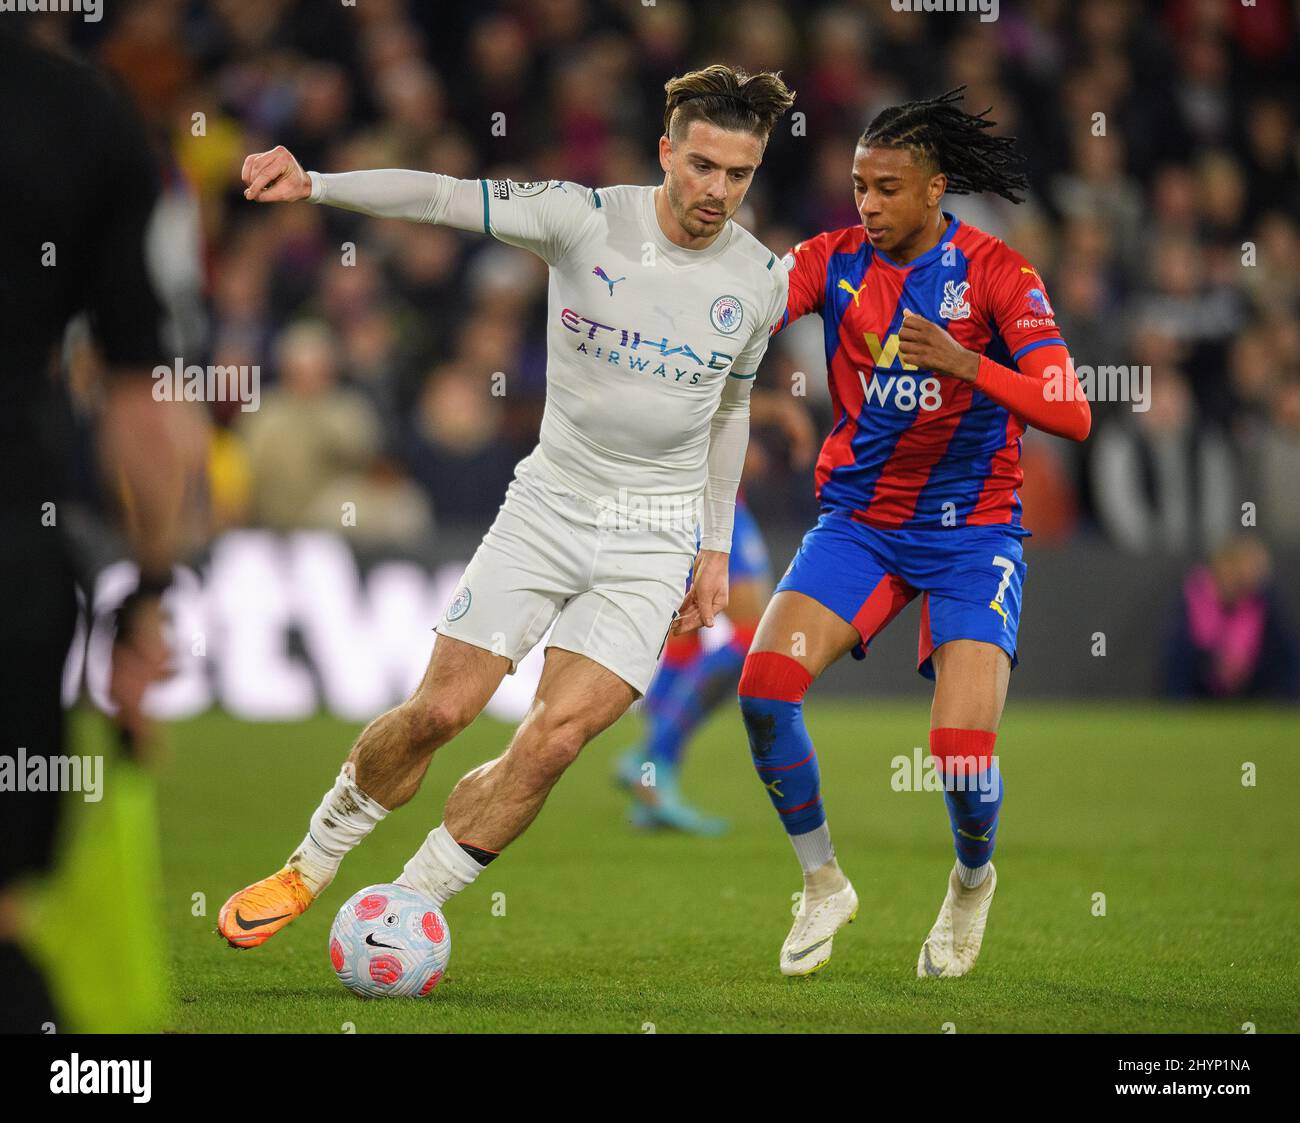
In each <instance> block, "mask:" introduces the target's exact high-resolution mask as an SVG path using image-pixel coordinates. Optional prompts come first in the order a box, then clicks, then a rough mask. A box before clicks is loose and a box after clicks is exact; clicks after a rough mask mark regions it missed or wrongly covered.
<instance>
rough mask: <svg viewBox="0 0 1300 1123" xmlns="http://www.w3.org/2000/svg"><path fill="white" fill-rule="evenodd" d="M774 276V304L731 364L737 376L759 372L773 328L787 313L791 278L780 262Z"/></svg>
mask: <svg viewBox="0 0 1300 1123" xmlns="http://www.w3.org/2000/svg"><path fill="white" fill-rule="evenodd" d="M772 276H773V280H774V281H775V282H776V284H775V290H776V291H775V294H774V296H773V298H772V303H771V304H770V305H768V307H767V308H765V309H763V317H764V318H763V321H762V322H761V323H759V324H756V325H755V327H754V330H753V332H752V333H751V335H750V337H749V342H747V343H746V344H745V349H744V350H743V351H741V353H740V354H739V355H738V356H737V357H736V361H735V362H734V363H732V364H731V369H732V371H733V372H734V373H736V374H754V373H755V372H756V371H757V370H758V364H759V363H761V362H762V361H763V356H764V355H765V354H766V353H767V344H768V341H769V340H770V339H771V338H772V328H773V327H775V326H776V323H777V321H778V320H780V319H781V317H782V315H783V314H784V313H785V302H786V294H787V293H788V292H789V289H790V277H789V275H788V274H787V273H786V270H785V267H784V266H783V265H781V264H780V263H779V262H778V263H777V265H776V267H775V272H774V273H773V275H772Z"/></svg>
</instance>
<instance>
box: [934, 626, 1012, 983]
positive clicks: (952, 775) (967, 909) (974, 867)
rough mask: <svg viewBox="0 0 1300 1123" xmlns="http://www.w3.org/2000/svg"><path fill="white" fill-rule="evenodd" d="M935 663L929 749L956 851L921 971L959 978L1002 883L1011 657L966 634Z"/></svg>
mask: <svg viewBox="0 0 1300 1123" xmlns="http://www.w3.org/2000/svg"><path fill="white" fill-rule="evenodd" d="M933 662H934V673H935V690H934V703H933V705H932V707H931V710H930V750H931V752H932V753H933V754H934V756H935V758H936V764H937V765H938V766H939V768H940V773H941V775H943V776H944V780H945V785H946V786H947V787H948V789H949V790H947V791H945V793H944V799H945V802H946V803H947V805H948V810H949V814H950V816H951V819H952V823H953V838H954V841H955V842H956V845H957V854H958V857H957V863H956V865H955V866H954V868H953V870H952V872H951V873H950V874H949V876H948V891H947V894H946V896H945V897H944V901H943V905H942V907H941V908H940V909H939V915H938V917H937V918H936V920H935V922H934V924H933V926H932V927H931V929H930V934H929V935H928V936H927V937H926V940H925V943H924V944H922V945H921V953H920V955H919V956H918V957H917V963H916V973H917V976H918V977H919V978H954V977H956V976H959V975H965V974H966V973H967V972H969V971H970V970H971V969H972V968H973V967H974V966H975V961H976V959H977V958H978V957H979V953H980V947H981V944H982V943H983V939H984V928H985V925H986V923H987V921H988V914H989V906H990V904H991V903H992V901H993V893H994V891H995V890H996V889H997V871H996V870H995V869H994V868H993V861H992V855H993V842H994V836H995V834H996V831H997V816H998V809H999V808H1000V806H1001V803H1002V778H1001V775H1000V773H999V771H998V768H997V764H996V761H995V760H994V759H993V755H992V754H993V745H994V740H995V738H996V736H997V729H998V724H999V722H1001V720H1002V709H1003V706H1004V705H1005V703H1006V698H1007V685H1008V683H1009V681H1010V678H1011V660H1010V659H1009V658H1008V656H1007V654H1006V652H1005V651H1003V650H1002V649H1001V648H1000V647H998V646H997V645H996V644H992V643H984V642H982V641H979V640H965V639H962V640H951V641H949V642H948V643H945V644H943V645H942V646H941V647H938V648H936V649H935V652H934V655H933Z"/></svg>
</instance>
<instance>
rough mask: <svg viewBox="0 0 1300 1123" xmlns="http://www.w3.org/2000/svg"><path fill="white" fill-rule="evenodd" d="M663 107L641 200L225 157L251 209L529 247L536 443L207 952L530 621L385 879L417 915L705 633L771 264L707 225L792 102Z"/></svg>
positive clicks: (240, 931) (714, 78)
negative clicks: (400, 671)
mask: <svg viewBox="0 0 1300 1123" xmlns="http://www.w3.org/2000/svg"><path fill="white" fill-rule="evenodd" d="M665 89H666V91H667V95H668V96H667V104H666V107H665V117H664V124H665V135H664V136H663V137H661V138H660V141H659V158H660V164H661V166H662V167H663V169H664V173H665V177H664V182H663V183H662V184H660V185H658V186H653V187H651V186H620V187H603V188H597V189H592V188H587V187H583V186H580V185H578V184H576V183H570V182H566V181H558V180H557V181H547V182H530V183H515V182H510V181H508V180H487V179H483V180H458V179H453V178H451V177H448V176H442V175H438V174H436V173H430V172H418V171H406V170H398V169H390V170H380V171H359V172H345V173H339V174H333V175H322V174H320V173H318V172H314V171H313V172H310V173H307V172H304V171H303V170H302V169H301V167H300V166H299V165H298V164H297V162H296V161H295V160H294V159H293V157H292V156H291V155H290V154H289V153H288V152H287V151H285V150H284V149H283V148H279V149H274V150H272V151H271V152H267V153H259V154H257V155H255V156H250V157H249V158H248V159H247V160H246V161H245V165H244V179H245V182H246V183H247V184H248V188H247V190H246V191H245V195H246V197H247V198H249V199H250V200H255V201H263V202H293V201H304V200H308V201H311V202H314V203H323V204H327V205H333V206H337V207H342V208H345V209H348V210H354V211H360V212H362V213H365V214H369V215H375V216H380V217H388V218H399V219H406V220H409V221H415V222H433V223H440V224H443V225H447V226H452V227H456V228H459V229H462V230H473V231H479V232H481V233H484V234H487V235H491V236H493V237H495V238H497V239H498V240H500V241H502V242H506V243H508V244H510V245H514V246H519V247H522V248H524V249H527V250H530V251H532V252H533V253H536V254H537V255H538V256H539V257H541V258H542V259H543V260H544V261H545V262H546V263H547V265H548V266H549V267H550V279H549V286H548V293H547V327H546V333H547V366H546V379H547V393H546V406H545V411H544V414H543V418H542V424H541V433H540V436H539V440H538V444H537V447H536V448H535V449H534V450H533V451H532V452H531V453H530V454H529V455H528V456H527V457H525V458H524V459H523V460H522V461H521V462H520V463H519V465H518V466H517V468H516V471H515V478H514V479H513V480H512V482H511V484H510V486H509V488H508V490H507V493H506V497H505V502H504V503H503V504H502V506H501V509H500V511H499V513H498V515H497V517H496V520H495V521H494V522H493V524H492V527H491V529H490V530H489V531H488V533H487V535H486V537H485V538H484V540H483V543H482V545H481V546H480V547H479V549H478V550H477V551H476V553H475V555H474V557H473V559H472V560H471V562H470V564H469V566H468V567H467V569H466V571H465V575H464V578H463V579H462V581H461V583H460V585H459V587H458V588H457V590H456V592H455V594H454V596H453V597H452V598H451V601H450V603H449V604H448V606H447V608H446V611H445V613H444V615H443V617H442V619H441V620H440V621H439V622H438V624H437V632H438V633H439V634H438V639H437V642H436V643H435V645H434V650H433V655H432V657H431V659H430V664H429V669H428V670H427V671H426V674H425V677H424V681H423V682H422V683H421V684H420V686H419V688H417V690H416V692H415V694H414V695H413V696H412V697H411V698H410V699H409V700H408V701H407V702H405V703H403V704H402V705H400V706H398V707H396V708H395V709H393V710H391V711H389V712H388V713H387V714H384V715H382V716H381V717H379V718H377V719H376V720H375V721H374V722H372V723H371V724H370V726H368V727H367V729H366V730H365V731H364V732H363V733H362V735H361V737H360V738H359V739H358V741H357V744H356V745H355V746H354V747H353V750H352V752H351V754H350V755H349V757H348V760H347V761H346V763H345V764H344V766H343V769H342V771H341V772H340V774H339V777H338V779H337V780H336V782H335V785H334V787H333V788H332V789H331V790H330V791H329V792H327V793H326V795H325V798H324V800H323V801H322V803H321V805H320V807H319V808H318V809H317V811H316V813H315V814H314V815H313V816H312V819H311V823H310V828H309V830H308V833H307V836H306V837H305V838H304V839H303V842H302V843H301V844H300V845H299V847H298V848H297V850H295V852H294V853H293V855H292V856H291V857H290V859H289V862H288V864H287V865H286V866H285V867H284V868H283V869H281V870H280V871H278V872H277V873H275V874H273V875H271V876H270V877H267V878H264V879H263V880H262V881H259V882H255V883H254V884H252V885H250V886H248V887H247V888H245V889H244V890H241V891H240V892H238V893H236V894H234V895H233V896H232V897H231V898H230V899H229V900H228V901H227V902H226V905H225V906H224V907H223V908H222V910H221V915H220V919H219V922H218V929H219V931H220V933H221V934H222V935H223V936H224V937H225V938H226V939H227V940H228V941H229V942H230V943H231V944H232V945H234V946H236V947H254V946H257V945H259V944H261V943H263V942H265V940H266V939H267V938H269V937H270V936H271V935H273V934H274V933H275V932H277V931H279V930H280V929H281V928H283V927H284V926H285V925H286V924H288V923H290V922H291V921H292V920H293V919H294V918H295V917H297V916H298V915H301V913H302V912H303V911H305V910H306V908H307V907H308V906H309V905H310V904H311V902H312V901H313V900H314V899H315V898H316V897H317V896H318V895H319V894H320V892H321V891H322V890H323V889H324V888H325V886H326V885H328V884H329V882H330V881H331V880H332V879H333V877H334V874H335V872H336V871H337V869H338V866H339V863H340V862H341V861H342V858H343V857H344V855H345V854H346V853H347V852H348V851H350V850H351V849H352V848H353V847H354V846H356V845H357V844H358V843H359V842H360V841H361V840H362V839H363V838H364V837H365V836H366V835H367V834H369V832H370V831H371V830H372V829H373V828H374V827H375V826H376V825H377V824H378V822H379V821H380V820H381V819H382V818H383V817H384V816H385V815H387V814H388V812H389V811H391V810H393V809H394V808H395V807H397V806H400V805H401V804H402V803H405V802H406V801H407V800H409V799H410V798H411V796H413V795H414V793H415V791H416V790H418V788H419V785H420V782H421V780H422V779H423V776H424V773H425V770H426V769H427V767H428V765H429V761H430V758H431V757H432V755H433V753H434V751H435V750H436V749H437V748H439V747H440V746H441V745H443V744H445V743H446V742H447V741H449V740H451V739H452V738H453V737H454V736H455V735H456V734H457V733H458V732H459V731H460V730H461V729H463V728H464V727H465V726H466V725H468V724H469V722H470V721H472V720H473V719H474V717H476V716H477V715H478V713H479V712H480V711H481V710H482V708H483V706H484V705H485V704H486V703H487V701H488V699H489V698H490V697H491V695H492V693H493V692H494V691H495V690H496V687H497V686H498V685H499V684H500V681H501V679H502V677H503V676H504V675H505V674H506V673H509V672H511V671H513V670H514V669H515V667H516V666H517V664H518V662H519V660H520V659H522V658H523V657H524V656H525V655H526V654H527V653H528V652H529V651H530V650H531V649H532V648H533V647H534V646H536V644H537V643H538V642H539V640H540V639H541V638H542V636H543V635H545V634H546V632H547V629H548V628H551V626H552V625H554V629H553V631H552V632H551V635H550V638H549V640H548V642H547V647H546V660H545V665H544V667H543V671H542V677H541V681H540V683H539V685H538V688H537V696H536V698H535V699H534V703H533V705H532V707H531V708H530V710H529V713H528V715H527V716H526V717H525V719H524V721H523V723H522V724H521V725H520V727H519V729H518V730H517V731H516V733H515V735H514V737H513V738H512V740H511V742H510V745H509V747H508V748H507V749H506V751H505V752H504V753H502V754H501V755H500V756H499V757H497V758H496V759H495V760H492V761H489V762H487V763H486V764H484V765H481V766H480V767H478V768H476V769H474V770H472V771H471V772H470V773H468V774H467V775H466V776H464V777H463V778H462V780H461V781H460V783H459V784H457V786H456V788H455V789H454V790H453V792H452V794H451V796H450V797H449V799H448V801H447V805H446V808H445V811H444V819H443V823H442V824H441V825H440V826H439V827H437V828H436V829H435V830H433V831H431V832H430V833H429V836H428V837H427V838H426V840H425V842H424V844H423V845H422V846H421V848H420V850H419V851H418V852H417V853H416V854H415V856H414V857H412V859H411V860H410V861H409V862H407V864H406V866H405V867H404V869H403V870H402V872H401V874H400V875H399V876H398V878H396V880H397V881H399V882H401V883H402V884H404V885H408V886H410V887H412V888H414V889H416V890H417V891H419V892H422V893H424V894H425V895H426V896H428V897H429V898H431V899H432V900H434V901H435V902H436V903H437V904H438V905H439V906H441V905H442V904H443V903H444V902H445V901H446V900H447V899H448V898H450V897H451V896H452V895H453V894H454V893H456V892H459V891H460V890H461V889H463V888H464V887H465V886H466V885H468V884H469V883H470V882H471V881H473V880H474V878H475V877H477V875H478V873H479V872H481V870H482V869H483V868H484V867H485V866H486V865H487V864H488V863H489V862H490V861H492V860H493V859H494V858H495V857H496V856H497V854H498V853H499V852H500V850H501V849H502V848H503V847H504V846H505V845H507V844H508V843H509V842H511V841H513V839H514V838H516V837H518V836H519V835H520V834H521V833H522V832H523V831H524V830H525V829H526V828H527V826H528V824H529V823H530V822H531V821H532V819H533V818H534V817H535V816H536V814H537V813H538V811H540V809H541V806H542V804H543V803H544V801H545V798H546V795H547V793H548V792H549V791H550V788H551V787H552V786H553V785H554V783H555V782H556V781H557V780H558V779H559V777H560V775H561V774H562V773H563V771H564V769H565V768H566V767H567V766H568V765H569V764H570V763H572V761H573V760H574V759H575V758H576V756H577V755H578V752H579V751H580V750H581V748H582V747H583V745H585V744H586V743H587V742H588V741H589V740H590V739H591V738H592V737H594V736H596V735H597V734H598V733H599V732H600V731H601V730H603V729H604V728H607V727H608V726H609V725H610V724H612V723H613V722H614V721H615V720H617V719H618V717H619V716H621V715H622V713H623V712H625V711H626V709H627V707H628V705H630V704H631V702H633V701H634V700H635V699H636V697H637V696H638V695H640V694H642V693H644V692H645V690H646V688H647V687H648V685H649V683H650V680H651V678H652V677H653V673H654V670H655V666H656V663H657V661H658V658H659V654H660V652H661V650H662V648H663V645H664V642H665V640H666V639H667V636H668V634H669V631H670V629H671V628H672V627H673V626H674V619H675V618H676V617H678V615H679V614H680V619H678V621H677V624H676V627H677V628H678V629H680V630H688V629H690V628H693V627H698V626H699V625H700V624H701V623H703V624H706V625H711V624H712V622H713V618H714V615H715V614H716V613H717V612H719V611H721V610H722V609H723V608H724V607H725V603H726V560H727V552H728V550H729V549H730V543H731V531H732V520H733V514H734V504H735V498H736V490H737V487H738V485H739V482H740V475H741V469H742V466H743V462H744V457H745V449H746V445H747V443H748V435H749V395H750V388H751V386H752V384H753V379H754V375H755V372H756V371H757V369H758V365H759V361H760V359H761V358H762V356H763V353H764V351H765V350H766V347H767V341H768V337H769V333H770V331H771V329H772V327H773V326H774V324H775V323H776V322H777V321H778V319H779V318H780V317H781V315H782V314H783V313H784V310H785V305H786V291H787V274H786V270H785V268H784V266H783V265H782V264H781V263H780V262H779V260H778V259H777V258H776V256H775V255H774V254H773V253H772V252H771V251H770V250H768V249H767V248H765V247H764V246H762V245H761V244H760V243H759V242H758V241H757V240H756V239H755V238H754V237H753V236H752V235H750V234H749V233H748V232H747V231H746V230H744V229H742V228H741V227H740V226H738V225H737V224H736V223H735V222H734V221H731V219H732V216H733V215H734V213H735V211H736V209H737V208H738V207H739V206H740V203H741V201H742V200H743V199H744V195H745V192H746V191H747V190H748V187H749V184H750V182H751V181H752V178H753V175H754V173H755V171H756V170H757V167H758V164H759V163H760V162H761V159H762V152H763V148H764V146H765V144H766V141H767V137H768V135H769V134H770V132H771V129H772V127H773V126H774V125H775V123H776V121H777V120H778V119H779V118H780V116H781V115H782V114H783V113H784V112H785V110H786V109H788V108H789V106H790V104H791V103H792V101H793V95H792V94H791V93H790V91H789V90H787V89H786V87H785V85H784V83H783V82H782V81H781V79H780V77H779V75H776V74H769V73H760V74H755V75H748V74H746V73H745V72H743V71H740V70H734V69H732V68H730V67H725V66H711V67H707V68H705V69H704V70H700V71H695V72H692V73H691V74H687V75H684V76H682V77H679V78H674V79H673V80H671V81H670V82H669V83H667V85H666V87H665ZM697 529H698V533H699V536H700V539H699V553H698V555H697V551H696V534H697ZM693 564H694V574H693V578H692V583H691V588H690V592H689V593H687V592H686V584H687V578H688V576H690V575H691V574H692V565H693Z"/></svg>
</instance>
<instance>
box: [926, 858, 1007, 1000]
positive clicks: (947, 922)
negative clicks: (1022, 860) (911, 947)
mask: <svg viewBox="0 0 1300 1123" xmlns="http://www.w3.org/2000/svg"><path fill="white" fill-rule="evenodd" d="M997 887H998V873H997V870H995V869H994V868H993V863H992V862H990V863H989V872H988V875H987V876H986V877H985V878H984V880H983V881H982V882H980V884H979V885H977V886H976V887H975V888H974V889H967V888H966V886H964V885H963V884H962V883H961V879H960V878H959V877H958V876H957V867H956V866H955V865H954V866H953V868H952V872H951V873H950V874H949V875H948V895H947V896H946V897H944V899H943V907H942V908H941V909H940V910H939V916H938V918H937V919H936V920H935V922H934V927H933V928H931V929H930V934H929V935H928V936H927V937H926V938H925V943H923V944H922V945H921V954H920V955H919V956H918V957H917V960H916V977H917V978H918V979H954V978H956V977H957V976H959V975H965V974H967V973H968V972H969V971H970V970H971V969H972V968H973V967H974V966H975V960H976V959H978V958H979V954H980V944H981V943H983V942H984V925H985V924H987V923H988V919H989V905H990V904H991V903H992V901H993V891H994V890H995V889H997Z"/></svg>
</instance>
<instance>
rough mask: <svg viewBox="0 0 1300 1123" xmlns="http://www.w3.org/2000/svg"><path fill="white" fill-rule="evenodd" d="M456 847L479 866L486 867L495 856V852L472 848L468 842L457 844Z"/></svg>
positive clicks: (479, 847) (476, 847) (478, 847)
mask: <svg viewBox="0 0 1300 1123" xmlns="http://www.w3.org/2000/svg"><path fill="white" fill-rule="evenodd" d="M456 845H457V846H459V847H460V848H461V849H462V850H464V851H465V853H466V854H468V855H469V856H470V857H471V858H473V859H474V861H476V862H477V863H478V864H479V865H480V866H486V865H487V864H488V863H489V862H490V861H492V859H493V858H495V857H496V856H497V854H496V851H494V850H484V849H483V848H482V847H481V846H472V845H470V843H468V842H458V843H456Z"/></svg>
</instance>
